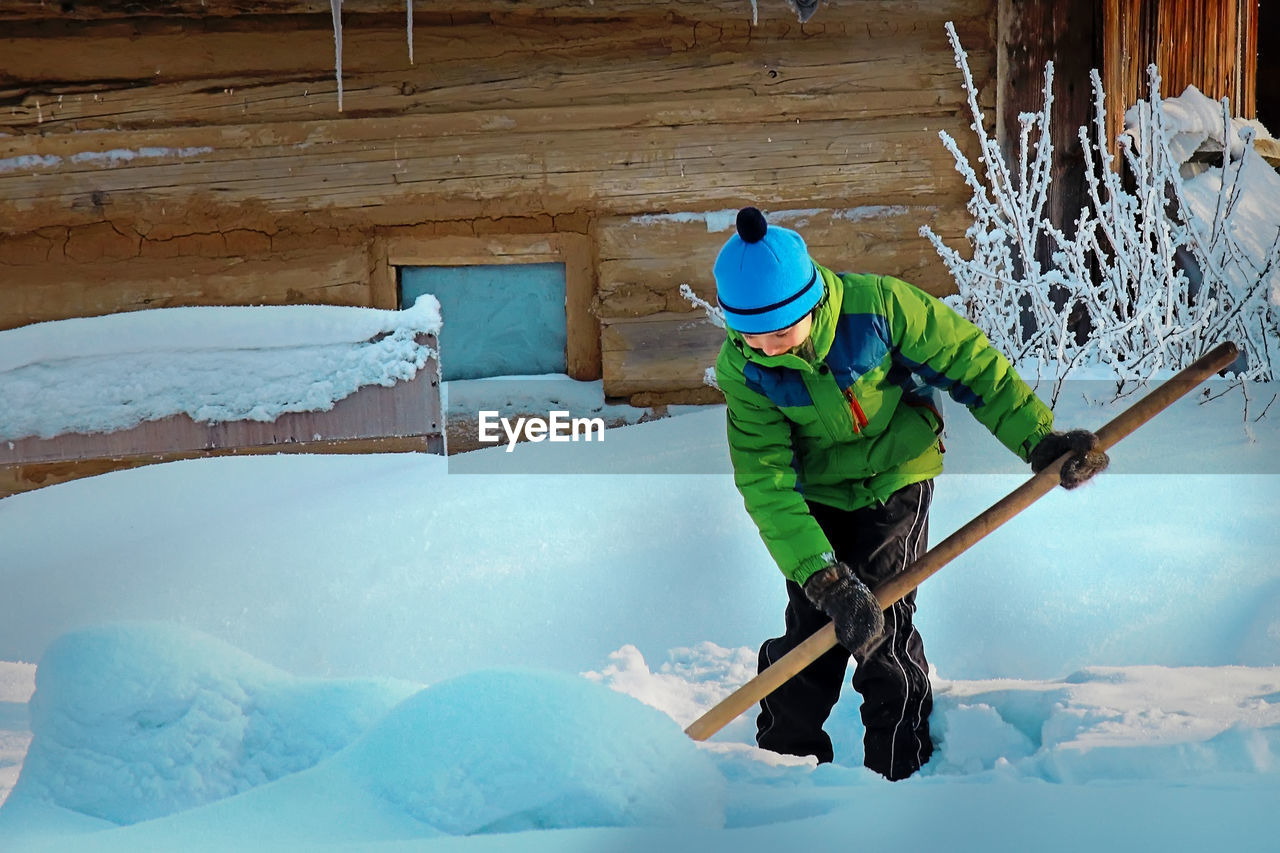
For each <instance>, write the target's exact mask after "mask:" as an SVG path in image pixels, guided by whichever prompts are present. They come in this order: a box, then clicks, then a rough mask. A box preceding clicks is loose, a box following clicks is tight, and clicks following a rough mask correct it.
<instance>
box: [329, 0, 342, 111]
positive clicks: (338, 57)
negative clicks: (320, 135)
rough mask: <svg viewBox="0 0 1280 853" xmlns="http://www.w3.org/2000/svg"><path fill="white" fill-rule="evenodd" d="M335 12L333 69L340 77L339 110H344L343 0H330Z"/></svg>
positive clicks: (330, 7) (330, 6)
mask: <svg viewBox="0 0 1280 853" xmlns="http://www.w3.org/2000/svg"><path fill="white" fill-rule="evenodd" d="M329 11H330V12H331V13H332V14H333V70H334V74H335V75H336V76H337V78H338V112H342V0H329Z"/></svg>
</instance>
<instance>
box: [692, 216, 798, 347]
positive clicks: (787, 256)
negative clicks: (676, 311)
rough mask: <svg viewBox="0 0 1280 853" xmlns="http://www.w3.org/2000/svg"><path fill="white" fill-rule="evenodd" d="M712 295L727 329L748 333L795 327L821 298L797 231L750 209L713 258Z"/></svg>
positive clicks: (756, 333)
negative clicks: (778, 224)
mask: <svg viewBox="0 0 1280 853" xmlns="http://www.w3.org/2000/svg"><path fill="white" fill-rule="evenodd" d="M715 277H716V299H717V300H718V301H719V303H720V308H721V309H722V310H723V311H724V320H725V323H726V324H727V325H728V326H729V328H731V329H734V330H735V331H738V332H741V333H743V334H746V335H759V334H763V333H765V332H775V331H777V330H778V329H785V328H787V327H789V326H794V325H795V324H796V323H798V322H800V320H801V319H803V318H804V315H805V314H808V313H809V312H810V311H812V310H813V308H814V306H815V305H817V304H818V302H819V300H821V299H822V292H823V286H822V279H821V278H820V277H819V276H818V268H817V267H816V266H815V265H814V263H813V260H812V259H811V258H810V257H809V249H808V247H807V246H805V244H804V240H803V239H802V238H801V237H800V235H799V234H797V233H796V232H794V231H792V230H791V229H789V228H782V227H780V226H776V225H775V226H774V227H772V228H770V227H769V225H768V223H766V222H765V221H764V214H763V213H761V212H760V211H759V210H756V209H755V208H754V207H744V208H742V210H739V211H738V221H737V233H736V234H734V235H733V236H732V237H730V238H729V239H728V241H726V242H725V244H724V248H722V249H721V250H720V254H719V256H717V257H716V264H715Z"/></svg>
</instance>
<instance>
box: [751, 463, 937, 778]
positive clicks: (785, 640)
mask: <svg viewBox="0 0 1280 853" xmlns="http://www.w3.org/2000/svg"><path fill="white" fill-rule="evenodd" d="M932 498H933V481H932V480H929V481H925V482H923V483H916V484H914V485H911V486H907V487H905V488H903V489H901V490H899V491H897V492H895V493H894V494H892V495H891V496H890V497H889V500H888V501H887V502H886V503H885V504H884V505H883V506H880V505H873V506H870V507H866V508H863V509H858V510H854V511H852V512H847V511H844V510H839V509H835V508H833V507H830V506H825V505H823V504H816V503H811V504H809V508H810V510H811V511H812V512H813V516H814V518H815V519H816V520H817V522H818V524H819V526H820V527H822V530H823V532H825V533H826V534H827V538H828V539H829V540H831V545H832V547H833V548H834V549H835V554H836V558H837V559H839V560H842V561H844V562H845V563H847V564H848V565H849V566H850V567H851V568H852V569H853V570H854V572H855V573H857V575H858V577H860V578H861V579H862V580H863V582H864V583H866V584H867V586H869V587H871V588H872V589H874V588H875V587H876V586H877V585H878V584H880V583H882V582H884V581H885V580H887V579H889V578H890V577H893V576H894V575H896V574H898V573H899V572H901V571H902V570H903V569H904V568H906V567H907V566H908V565H910V564H911V563H912V562H913V561H915V560H916V559H917V558H919V557H920V556H921V555H922V554H924V552H925V551H926V550H928V537H929V532H928V531H929V504H930V502H931V500H932ZM787 596H788V598H789V599H790V600H789V602H788V604H787V609H786V617H785V618H786V633H785V634H784V635H783V636H781V637H775V638H773V639H771V640H767V641H765V643H764V645H762V646H761V647H760V663H759V668H760V669H761V670H763V669H764V668H765V667H766V666H769V665H770V664H772V663H773V662H774V661H776V660H778V658H780V657H782V656H783V655H784V654H786V653H787V652H789V651H791V650H792V649H793V648H795V647H796V646H797V645H799V644H800V643H801V642H802V641H804V640H805V639H807V638H808V637H809V636H810V635H811V634H813V632H814V631H817V630H818V629H819V628H821V627H823V626H824V625H826V623H827V622H829V621H830V619H828V618H827V616H826V615H825V614H824V613H823V612H822V611H821V610H818V609H817V608H815V607H814V606H813V605H812V604H810V603H809V599H808V597H807V596H806V595H805V594H804V590H803V589H802V588H801V587H800V585H799V584H797V583H795V582H793V581H787ZM915 598H916V594H915V591H914V590H913V591H912V592H911V593H910V594H909V595H907V596H906V597H905V598H903V599H901V600H900V601H898V602H897V603H895V604H894V605H893V606H892V607H890V608H889V609H888V610H887V611H885V614H884V621H885V640H884V642H882V643H881V644H880V646H879V647H878V648H876V649H875V650H874V651H873V652H872V653H871V655H870V656H869V657H868V658H867V659H866V660H858V661H857V668H856V669H855V670H854V673H853V687H854V689H855V690H857V691H858V693H860V694H861V695H862V723H863V727H864V729H865V734H864V737H863V746H864V760H863V763H864V764H866V766H867V767H869V768H871V769H872V770H874V771H876V772H877V773H879V774H881V775H883V776H885V777H887V778H889V779H892V780H895V781H896V780H898V779H905V778H906V777H908V776H910V775H911V774H912V773H914V772H916V770H918V769H919V768H920V767H921V765H923V764H924V763H925V762H927V761H928V760H929V756H930V755H931V754H932V752H933V743H932V741H931V740H930V739H929V713H930V711H932V710H933V691H932V688H931V687H930V684H929V664H928V662H927V661H926V660H925V657H924V643H923V641H922V640H921V639H920V634H919V633H918V632H917V631H916V630H915V627H914V626H913V625H912V623H911V619H912V614H914V613H915V609H916V606H915ZM849 657H850V654H849V652H848V651H847V650H846V649H845V648H844V647H843V646H839V645H837V646H836V647H835V648H833V649H832V650H831V651H829V652H827V653H825V654H824V655H822V656H821V657H819V658H818V659H817V660H815V661H814V662H813V663H811V664H810V665H809V666H807V667H805V668H804V669H803V670H801V671H800V673H798V674H797V675H796V676H795V677H794V678H792V679H791V680H790V681H788V682H787V683H786V684H784V685H783V686H782V687H780V688H778V689H777V690H775V691H774V692H773V693H772V694H770V695H769V696H767V697H765V698H764V700H763V701H761V703H760V716H759V717H758V718H757V720H756V742H757V743H758V744H759V745H760V746H761V747H762V748H764V749H768V750H771V751H772V752H780V753H784V754H788V755H815V756H817V758H818V761H819V762H820V763H821V762H827V761H831V760H832V758H833V751H832V746H831V738H830V737H829V736H828V735H827V733H826V732H825V731H823V730H822V726H823V723H825V722H826V720H827V716H828V715H829V714H830V713H831V709H832V707H833V706H834V705H835V703H836V700H837V699H839V698H840V688H841V686H842V684H843V682H844V675H845V669H846V667H847V665H848V662H849Z"/></svg>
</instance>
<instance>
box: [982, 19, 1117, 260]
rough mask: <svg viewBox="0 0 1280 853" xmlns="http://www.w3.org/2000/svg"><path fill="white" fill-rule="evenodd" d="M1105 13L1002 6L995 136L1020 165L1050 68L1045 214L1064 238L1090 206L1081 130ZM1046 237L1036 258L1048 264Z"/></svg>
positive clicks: (1049, 244)
mask: <svg viewBox="0 0 1280 853" xmlns="http://www.w3.org/2000/svg"><path fill="white" fill-rule="evenodd" d="M1101 12H1102V9H1101V8H1100V7H1099V4H1098V3H1097V2H1095V0H1066V2H1053V0H1000V2H999V9H998V22H999V25H998V26H999V39H998V44H997V60H996V62H997V65H996V77H997V89H998V91H997V94H996V138H997V141H998V142H999V144H1000V150H1001V153H1003V154H1004V157H1005V161H1006V162H1008V163H1011V164H1013V163H1017V162H1018V161H1017V157H1018V137H1019V122H1018V116H1019V115H1020V114H1021V113H1028V112H1030V113H1034V112H1039V111H1040V109H1041V108H1042V107H1043V106H1044V99H1043V97H1042V93H1043V89H1044V66H1045V63H1046V62H1048V61H1049V60H1052V61H1053V67H1054V91H1053V115H1052V121H1051V122H1050V127H1049V138H1050V140H1051V141H1052V143H1053V164H1052V176H1053V183H1052V184H1051V185H1050V187H1049V198H1048V202H1047V204H1046V205H1045V207H1046V209H1045V216H1046V217H1047V218H1048V219H1049V221H1050V222H1051V223H1053V225H1054V227H1055V228H1058V229H1060V230H1061V231H1062V232H1063V233H1064V234H1065V235H1066V236H1068V237H1074V236H1075V230H1076V226H1075V220H1076V217H1077V216H1079V215H1080V210H1081V208H1082V207H1083V203H1084V200H1085V174H1084V152H1083V150H1082V149H1081V147H1080V140H1079V138H1078V137H1077V135H1076V131H1077V130H1078V129H1079V128H1080V126H1081V125H1087V124H1088V123H1089V120H1090V118H1091V116H1092V104H1093V98H1092V93H1091V90H1090V85H1089V70H1090V69H1091V68H1093V67H1094V66H1096V65H1097V64H1098V63H1097V61H1096V59H1097V45H1098V42H1099V38H1098V35H1097V32H1098V27H1099V24H1100V21H1101V17H1102V16H1101ZM1054 248H1055V247H1054V245H1053V241H1052V239H1051V238H1050V237H1048V235H1045V236H1043V237H1042V238H1041V240H1040V242H1039V244H1038V245H1037V247H1036V256H1037V257H1038V258H1039V259H1040V262H1041V263H1042V264H1044V265H1046V266H1047V265H1048V263H1049V261H1050V260H1051V258H1052V252H1053V249H1054Z"/></svg>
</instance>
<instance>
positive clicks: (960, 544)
mask: <svg viewBox="0 0 1280 853" xmlns="http://www.w3.org/2000/svg"><path fill="white" fill-rule="evenodd" d="M1239 355H1240V353H1239V351H1238V350H1237V349H1236V345H1235V344H1233V343H1230V342H1228V343H1224V344H1219V345H1218V346H1216V347H1214V348H1213V349H1212V350H1210V351H1209V352H1208V353H1206V354H1205V355H1202V356H1201V357H1200V358H1198V359H1196V361H1195V362H1194V363H1192V364H1190V365H1188V366H1187V367H1185V368H1183V369H1182V370H1181V371H1179V372H1178V373H1177V374H1176V375H1175V376H1173V377H1171V378H1170V379H1168V380H1167V381H1165V382H1164V383H1162V384H1161V385H1159V386H1158V387H1157V388H1155V389H1154V390H1153V391H1151V392H1150V393H1149V394H1147V395H1146V396H1145V397H1143V398H1142V399H1141V400H1139V401H1138V402H1136V403H1134V404H1133V405H1132V406H1130V407H1129V408H1127V409H1125V410H1124V411H1123V412H1121V413H1120V414H1119V415H1117V416H1116V417H1115V418H1114V419H1112V420H1111V422H1110V423H1108V424H1107V425H1106V426H1104V427H1102V428H1101V429H1100V430H1098V432H1097V436H1098V442H1099V444H1100V445H1101V449H1102V450H1107V449H1108V448H1110V447H1112V446H1113V445H1115V444H1116V442H1118V441H1120V439H1122V438H1124V437H1125V436H1127V435H1129V434H1130V433H1132V432H1133V431H1134V430H1136V429H1137V428H1138V427H1140V426H1142V425H1143V424H1144V423H1146V422H1147V421H1149V420H1151V419H1152V418H1153V417H1155V416H1156V415H1157V414H1159V413H1160V412H1161V411H1163V410H1164V409H1166V408H1168V407H1169V405H1170V404H1172V403H1173V402H1174V401H1175V400H1177V399H1178V398H1179V397H1182V396H1183V395H1185V394H1186V393H1187V392H1189V391H1191V390H1192V389H1193V388H1195V387H1196V386H1197V385H1199V384H1200V383H1201V382H1203V381H1205V380H1206V379H1208V378H1209V377H1211V376H1213V375H1214V374H1215V373H1217V372H1218V371H1220V370H1222V369H1223V368H1225V367H1227V366H1228V365H1230V364H1231V363H1232V362H1234V361H1235V360H1236V359H1237V358H1238V357H1239ZM1070 455H1071V454H1069V453H1065V454H1063V455H1062V457H1061V458H1059V459H1057V460H1056V461H1055V462H1054V463H1053V464H1052V465H1050V466H1049V467H1047V468H1045V469H1044V470H1042V471H1041V472H1040V473H1038V474H1036V475H1035V476H1033V477H1032V478H1031V479H1030V480H1027V482H1025V483H1023V484H1022V485H1021V486H1019V487H1018V488H1017V489H1014V490H1013V491H1012V492H1010V493H1009V494H1008V495H1006V496H1005V497H1003V498H1002V499H1000V500H999V501H998V502H996V503H995V504H993V505H992V506H990V507H989V508H988V509H987V510H985V511H984V512H983V513H982V514H980V515H979V516H977V517H976V518H974V519H973V520H972V521H970V522H969V523H968V524H966V525H964V526H963V527H961V528H960V529H959V530H957V531H956V532H955V533H952V534H951V535H950V536H948V537H947V538H946V539H944V540H942V541H941V542H939V543H938V544H937V545H936V546H934V547H933V548H932V549H930V550H929V551H928V552H927V553H926V554H925V555H924V556H922V557H921V558H920V559H918V560H916V561H915V562H914V563H912V564H911V565H910V566H908V567H907V568H906V569H905V570H904V571H903V572H902V573H901V574H899V575H897V576H895V577H893V578H892V579H890V580H889V581H886V582H885V583H883V584H880V585H879V586H877V587H876V588H875V590H874V592H875V596H876V598H877V599H878V600H879V601H880V605H881V606H882V607H884V608H888V607H890V606H892V605H893V603H894V602H896V601H897V600H898V599H900V598H902V597H903V596H904V595H906V594H907V593H909V592H911V590H913V589H915V588H916V587H917V586H919V585H920V583H921V582H922V581H924V579H925V578H927V577H929V576H930V575H932V574H934V573H935V572H937V571H938V570H939V569H941V568H942V567H943V566H945V565H946V564H947V563H949V562H951V561H952V560H954V559H955V558H956V557H958V556H960V555H961V554H963V553H964V552H965V551H967V550H968V549H969V548H970V547H971V546H972V545H974V544H975V543H976V542H978V540H980V539H982V538H983V537H985V536H986V535H987V534H988V533H990V532H992V531H993V530H995V529H996V528H997V527H999V526H1000V525H1002V524H1004V523H1005V522H1006V521H1008V520H1009V519H1011V518H1013V517H1014V516H1015V515H1017V514H1018V513H1020V512H1022V511H1023V510H1024V509H1026V508H1027V507H1029V506H1030V505H1031V504H1033V503H1035V502H1036V501H1037V500H1039V499H1040V498H1041V497H1043V496H1044V495H1046V494H1048V493H1049V492H1050V491H1052V490H1053V487H1054V486H1056V485H1058V482H1059V472H1060V471H1061V470H1062V464H1063V463H1064V462H1066V460H1067V459H1068V458H1069V457H1070ZM835 645H836V630H835V625H833V624H832V623H830V622H828V623H827V624H826V625H825V626H824V627H822V628H819V629H818V630H817V631H815V632H814V633H813V635H812V636H810V637H809V638H808V639H807V640H805V641H804V642H803V643H801V644H800V645H798V646H796V647H795V648H794V649H792V650H791V651H790V652H788V653H787V654H785V655H783V656H782V657H781V658H779V659H778V660H776V661H774V663H773V665H772V666H769V667H766V668H765V669H764V670H763V671H762V672H761V673H760V674H759V675H757V676H756V677H755V678H753V679H751V680H750V681H748V682H747V683H746V684H744V685H742V686H741V687H739V688H738V689H737V690H735V691H734V692H733V693H730V694H729V695H728V696H726V697H725V698H724V699H723V700H721V701H720V702H719V704H717V705H716V706H715V707H713V708H711V709H710V710H709V711H707V712H706V713H705V714H703V715H702V716H701V717H699V718H698V719H696V720H694V721H693V722H692V723H690V724H689V727H688V728H686V729H685V730H684V731H685V734H687V735H688V736H689V737H691V738H693V739H694V740H706V739H707V738H709V737H711V736H712V735H713V734H715V733H716V732H718V731H720V729H722V728H724V727H725V726H726V725H728V724H729V723H730V722H732V721H733V720H734V719H735V718H736V717H737V716H738V715H739V714H741V713H743V712H744V711H746V710H747V709H748V708H750V707H751V706H752V705H754V704H756V703H757V702H759V701H760V700H761V699H763V698H764V697H766V696H768V695H769V694H770V693H772V692H773V691H774V690H777V689H778V688H779V687H781V686H782V685H783V684H785V683H786V682H787V681H788V680H789V679H790V678H791V677H792V676H794V675H795V674H796V673H798V672H800V670H802V669H804V668H805V667H806V666H808V665H809V664H811V663H813V662H814V661H815V660H816V659H817V658H818V657H819V656H821V655H822V654H823V653H824V652H826V651H827V650H828V649H831V648H834V647H835Z"/></svg>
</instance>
